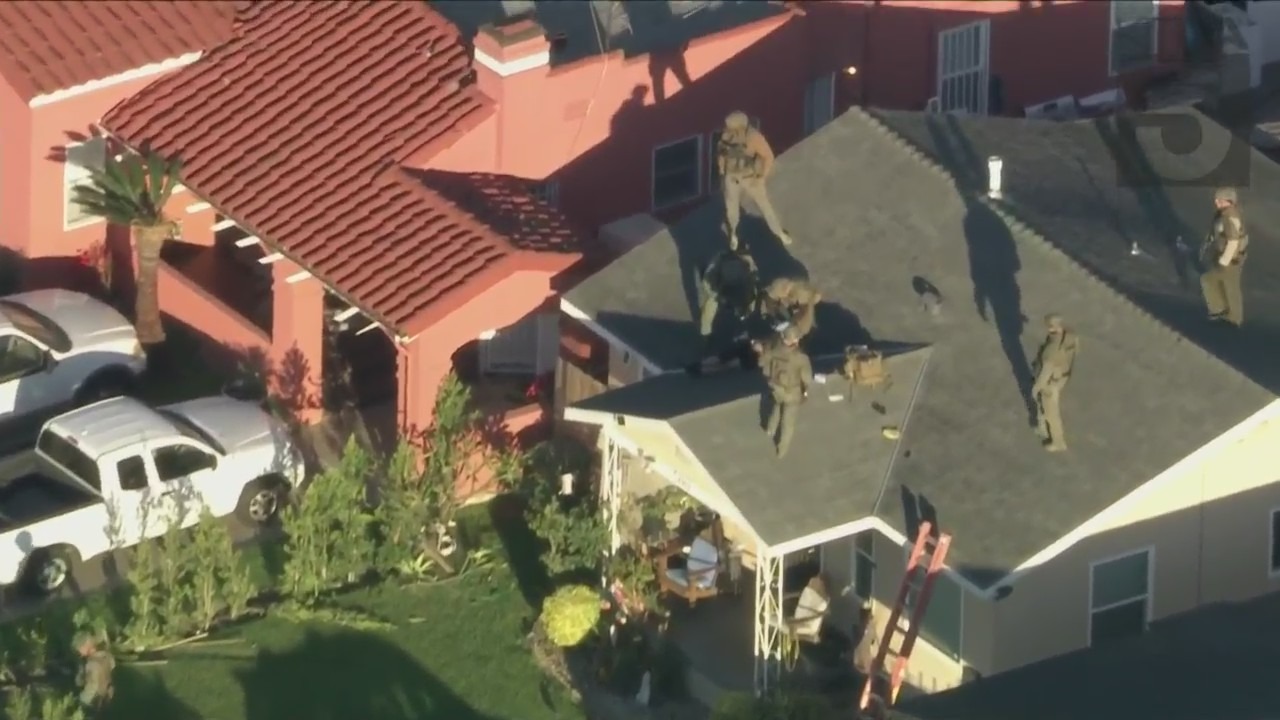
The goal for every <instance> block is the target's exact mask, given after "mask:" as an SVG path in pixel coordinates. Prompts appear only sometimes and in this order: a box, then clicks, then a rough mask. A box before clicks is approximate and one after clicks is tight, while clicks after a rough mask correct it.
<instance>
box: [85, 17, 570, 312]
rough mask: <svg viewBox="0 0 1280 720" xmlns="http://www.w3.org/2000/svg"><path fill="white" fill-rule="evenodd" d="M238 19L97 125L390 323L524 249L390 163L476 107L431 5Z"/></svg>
mask: <svg viewBox="0 0 1280 720" xmlns="http://www.w3.org/2000/svg"><path fill="white" fill-rule="evenodd" d="M242 19H243V24H242V26H241V29H240V32H239V33H238V35H237V37H236V38H235V39H234V40H232V41H230V42H228V43H227V44H225V45H223V46H221V47H219V48H217V49H215V50H212V51H210V52H209V53H207V54H206V55H205V57H204V58H202V59H201V60H200V61H199V62H197V63H195V64H194V65H191V66H189V67H187V68H185V69H183V70H181V71H179V72H176V73H174V74H172V75H169V76H167V77H165V78H162V79H160V80H158V81H157V82H155V83H154V84H152V85H151V86H149V87H147V88H146V89H144V90H143V91H142V92H141V93H139V94H138V95H137V96H135V97H134V98H132V99H130V100H128V101H125V102H124V103H122V104H120V105H119V106H117V107H116V108H114V109H113V110H111V112H110V113H108V114H107V116H106V117H105V118H104V119H103V121H102V124H103V125H104V126H105V127H106V128H107V129H108V130H109V131H110V132H111V133H113V134H114V135H116V136H117V137H119V138H120V139H121V140H122V141H124V142H125V143H127V144H129V145H131V146H134V147H141V146H144V145H146V146H150V147H152V148H154V149H156V150H158V151H160V152H162V153H165V154H169V155H176V156H178V157H181V158H183V160H184V161H185V171H184V176H185V177H184V182H185V183H186V184H187V185H188V186H189V187H190V188H191V189H192V190H193V191H195V192H196V193H197V194H199V195H201V196H203V197H205V198H206V199H207V200H209V201H210V202H211V203H212V204H214V205H215V206H216V207H217V208H218V209H219V211H220V212H221V213H222V214H224V215H226V216H227V217H229V218H231V219H232V220H234V221H236V222H237V223H238V224H240V225H241V226H243V227H245V228H246V229H247V230H249V231H250V232H253V233H254V234H256V235H257V236H258V237H260V238H262V239H263V241H264V242H266V243H268V244H269V245H272V246H275V247H277V248H278V249H279V250H280V251H281V252H283V253H284V254H285V255H286V256H288V257H290V258H291V259H294V260H295V261H297V262H298V263H299V264H300V265H302V266H303V267H305V268H307V269H308V270H310V271H312V272H313V273H314V274H316V275H317V276H319V277H320V278H322V279H323V280H324V281H326V282H327V283H328V284H329V285H331V286H333V287H335V288H336V289H338V290H339V291H341V292H343V293H344V294H345V295H346V296H347V298H348V299H349V300H350V301H351V302H353V303H354V304H355V305H357V306H358V307H360V308H361V309H362V310H364V311H366V312H369V313H371V314H372V315H374V317H375V318H377V319H379V320H381V321H383V322H384V323H387V324H389V325H391V326H393V327H395V328H397V329H401V330H402V331H404V330H405V329H406V328H409V327H417V326H419V325H421V318H420V316H423V315H424V313H425V312H426V310H427V309H428V308H429V307H432V306H433V305H438V304H439V303H440V301H441V300H442V299H445V298H446V296H450V295H453V296H454V297H455V299H456V297H457V296H459V295H460V294H465V293H458V292H455V291H461V290H462V289H463V286H464V285H467V284H468V283H469V282H470V281H471V280H473V279H474V278H475V277H476V276H477V275H479V274H480V273H485V278H486V279H489V280H491V281H492V282H496V281H497V280H500V279H501V276H503V273H502V270H503V269H504V268H507V267H510V269H511V271H514V270H515V269H519V267H520V266H521V265H520V264H521V263H522V262H524V261H527V260H529V259H530V257H529V256H531V255H533V253H529V252H525V249H526V247H528V243H525V242H524V240H520V239H519V238H517V240H519V242H518V243H517V242H513V240H512V239H511V238H508V237H505V236H504V235H503V234H502V232H501V228H497V229H495V228H494V227H491V226H490V225H488V224H487V223H486V222H483V221H481V220H480V219H479V218H478V217H477V215H481V213H482V212H483V213H484V214H482V215H481V217H485V218H486V219H488V218H489V216H490V214H491V213H490V211H492V210H494V209H495V208H492V207H488V208H483V207H478V206H472V207H469V208H468V209H463V208H461V207H459V206H458V204H456V203H455V202H454V201H451V200H449V199H447V198H446V197H444V196H442V195H441V193H440V192H438V191H437V190H436V189H435V188H434V187H432V186H431V185H430V184H429V183H427V182H425V181H424V179H423V177H421V176H420V175H421V174H420V173H419V174H418V175H415V174H411V173H414V172H415V171H409V170H405V169H403V168H401V167H400V165H399V163H401V162H402V161H404V160H405V159H406V158H408V157H410V156H411V155H415V154H417V153H420V152H421V150H422V149H423V148H427V147H439V146H443V144H446V143H448V142H450V141H452V140H453V139H456V137H458V136H461V135H462V134H464V133H466V132H467V131H469V130H470V129H471V128H473V127H474V126H475V125H476V124H478V123H479V122H481V121H482V120H484V119H485V118H486V117H487V116H488V114H489V113H490V112H492V105H491V104H490V103H489V102H488V101H487V100H486V99H485V97H484V96H483V95H482V94H480V92H479V91H478V90H477V89H476V88H475V87H474V85H472V84H470V82H469V77H470V72H471V70H470V60H469V56H468V53H467V51H466V49H465V48H464V47H463V45H462V43H461V42H460V40H459V38H458V35H457V30H456V29H455V28H454V27H453V26H452V25H451V24H450V23H449V22H448V21H447V20H445V19H444V18H443V17H441V16H440V15H439V14H438V13H436V12H435V11H434V10H432V9H430V8H429V7H428V6H427V4H426V3H424V2H416V1H413V2H372V3H368V2H360V3H353V2H323V3H321V2H314V3H313V2H289V1H287V0H275V1H274V2H264V3H261V4H258V5H256V6H255V9H254V12H253V13H251V14H250V13H246V14H244V15H242ZM500 184H502V185H503V187H504V188H505V190H504V192H506V193H507V195H511V194H512V193H514V192H515V190H514V186H513V185H512V184H511V183H510V182H506V183H500ZM521 202H532V201H529V200H528V199H527V198H525V199H523V200H522V201H521ZM468 210H470V212H468ZM473 213H474V214H473ZM495 217H496V218H497V219H496V221H497V222H501V221H502V218H503V217H504V216H503V215H502V213H501V212H499V213H497V214H496V216H495ZM555 232H559V230H556V231H555ZM502 263H507V264H506V265H502ZM495 266H497V267H495ZM508 274H509V273H508ZM438 311H439V307H438V306H437V307H435V308H434V311H433V313H432V314H434V313H435V312H438ZM415 318H419V320H418V322H413V321H414V319H415Z"/></svg>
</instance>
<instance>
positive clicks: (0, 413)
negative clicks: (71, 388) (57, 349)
mask: <svg viewBox="0 0 1280 720" xmlns="http://www.w3.org/2000/svg"><path fill="white" fill-rule="evenodd" d="M46 362H47V356H46V355H45V352H44V349H43V348H41V347H40V346H39V345H36V344H35V343H34V342H32V341H31V340H29V339H28V338H26V337H24V336H22V335H18V334H10V335H4V336H0V419H5V418H6V417H7V416H11V415H20V414H24V413H29V412H33V411H35V410H39V409H41V408H45V407H49V406H50V405H54V404H57V403H58V402H60V401H61V399H62V398H61V396H62V395H63V393H61V392H55V387H54V385H53V383H51V382H50V373H48V372H45V363H46Z"/></svg>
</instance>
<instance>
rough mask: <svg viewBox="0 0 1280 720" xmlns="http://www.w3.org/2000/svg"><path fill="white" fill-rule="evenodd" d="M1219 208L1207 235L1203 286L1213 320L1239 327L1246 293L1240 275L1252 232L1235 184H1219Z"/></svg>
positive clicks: (1202, 258) (1216, 202)
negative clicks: (1245, 223) (1249, 229)
mask: <svg viewBox="0 0 1280 720" xmlns="http://www.w3.org/2000/svg"><path fill="white" fill-rule="evenodd" d="M1213 204H1214V206H1216V208H1217V212H1216V213H1214V216H1213V227H1212V229H1211V230H1210V231H1209V236H1208V237H1207V238H1206V239H1205V244H1204V249H1203V251H1202V252H1201V256H1200V262H1201V266H1202V268H1203V270H1204V272H1203V274H1202V275H1201V276H1200V287H1201V289H1202V290H1203V291H1204V302H1205V305H1206V306H1208V310H1209V318H1210V319H1211V320H1222V321H1225V322H1229V323H1231V324H1232V325H1235V326H1236V327H1239V326H1240V324H1241V323H1243V322H1244V294H1243V293H1242V292H1241V289H1240V278H1241V275H1242V274H1243V271H1244V260H1245V254H1246V253H1247V252H1248V248H1249V233H1248V232H1247V231H1246V230H1245V226H1244V216H1243V214H1242V213H1241V212H1240V198H1239V196H1238V195H1237V194H1236V191H1235V189H1233V188H1219V189H1218V190H1217V192H1215V193H1214V195H1213Z"/></svg>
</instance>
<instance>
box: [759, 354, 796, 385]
mask: <svg viewBox="0 0 1280 720" xmlns="http://www.w3.org/2000/svg"><path fill="white" fill-rule="evenodd" d="M792 352H799V351H787V350H783V349H782V348H774V349H773V350H772V351H771V352H770V353H769V361H768V364H767V365H765V377H766V378H767V379H768V381H769V387H771V388H782V389H788V390H789V389H793V388H794V387H796V386H797V385H798V383H797V382H796V379H795V371H794V369H793V364H794V358H793V357H792Z"/></svg>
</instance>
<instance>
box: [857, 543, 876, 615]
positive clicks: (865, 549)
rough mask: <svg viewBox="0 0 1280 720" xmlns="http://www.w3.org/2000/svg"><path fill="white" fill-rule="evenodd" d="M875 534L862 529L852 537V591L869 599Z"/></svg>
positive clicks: (872, 576)
mask: <svg viewBox="0 0 1280 720" xmlns="http://www.w3.org/2000/svg"><path fill="white" fill-rule="evenodd" d="M875 557H876V555H875V536H874V535H872V531H871V530H863V531H862V532H860V533H858V534H857V535H855V536H854V538H853V592H854V594H855V595H857V596H858V597H859V598H862V599H863V600H870V599H871V593H872V592H873V590H874V588H875V586H874V582H875V574H876V560H875Z"/></svg>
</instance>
